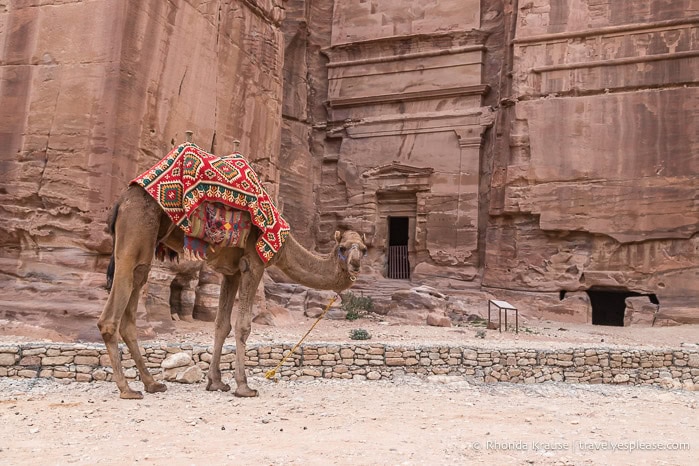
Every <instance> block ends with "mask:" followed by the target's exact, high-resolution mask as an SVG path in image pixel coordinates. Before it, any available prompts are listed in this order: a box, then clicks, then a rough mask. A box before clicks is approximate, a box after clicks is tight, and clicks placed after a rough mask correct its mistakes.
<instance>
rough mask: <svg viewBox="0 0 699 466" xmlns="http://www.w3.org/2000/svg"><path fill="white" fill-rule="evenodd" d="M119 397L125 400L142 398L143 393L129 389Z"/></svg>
mask: <svg viewBox="0 0 699 466" xmlns="http://www.w3.org/2000/svg"><path fill="white" fill-rule="evenodd" d="M119 398H122V399H124V400H142V399H143V393H141V392H137V391H135V390H129V391H127V392H121V394H120V395H119Z"/></svg>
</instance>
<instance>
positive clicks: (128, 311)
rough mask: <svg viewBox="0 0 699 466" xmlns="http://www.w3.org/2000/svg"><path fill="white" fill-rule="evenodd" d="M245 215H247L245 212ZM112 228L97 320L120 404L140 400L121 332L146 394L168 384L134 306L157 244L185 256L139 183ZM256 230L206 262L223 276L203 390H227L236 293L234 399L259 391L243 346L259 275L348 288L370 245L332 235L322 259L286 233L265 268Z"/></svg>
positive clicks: (350, 234)
mask: <svg viewBox="0 0 699 466" xmlns="http://www.w3.org/2000/svg"><path fill="white" fill-rule="evenodd" d="M246 215H247V213H246ZM109 223H110V229H111V231H112V234H113V237H114V253H113V260H114V277H113V280H112V282H111V285H112V288H111V292H110V294H109V299H108V300H107V303H106V305H105V307H104V310H103V311H102V315H101V316H100V318H99V321H98V324H97V326H98V328H99V331H100V333H101V334H102V338H103V339H104V343H105V345H106V347H107V351H108V353H109V359H110V361H111V363H112V369H113V371H114V374H113V378H114V381H115V382H116V384H117V387H118V388H119V391H120V397H121V398H125V399H142V398H143V394H142V393H141V392H139V391H136V390H133V389H131V387H130V386H129V384H128V382H127V381H126V378H125V377H124V371H123V368H122V364H121V357H120V353H119V349H118V345H117V343H118V335H121V337H122V339H123V340H124V342H125V343H126V346H127V347H128V348H129V351H130V353H131V356H132V357H133V359H134V361H135V363H136V367H137V369H138V372H139V374H140V376H141V381H142V382H143V384H144V387H145V391H146V392H148V393H156V392H163V391H165V390H166V389H167V387H166V385H165V384H163V383H160V382H157V381H156V380H155V379H154V378H153V376H152V375H151V374H150V372H149V371H148V369H147V368H146V365H145V362H144V360H143V356H142V355H141V353H140V350H139V347H138V342H137V339H136V308H137V305H138V298H139V293H140V291H141V288H142V287H143V285H144V284H145V283H146V280H147V278H148V272H149V271H150V267H151V262H152V260H153V256H154V251H155V248H156V245H158V244H159V243H162V244H164V245H166V246H167V247H168V248H170V249H172V250H173V251H177V252H182V249H183V242H184V233H183V232H182V230H181V229H180V228H175V227H174V226H175V225H174V224H173V223H172V221H171V220H170V218H169V217H168V216H167V214H165V212H164V211H163V210H162V209H161V208H160V206H159V205H158V203H157V202H156V201H155V200H154V199H153V198H152V197H151V196H150V195H149V194H148V193H147V192H146V191H145V190H144V189H143V188H141V187H140V186H137V185H131V186H129V188H128V189H127V190H126V192H125V193H124V194H123V196H122V197H121V199H120V200H119V201H118V202H117V203H116V205H115V206H114V209H113V210H112V217H111V219H110V222H109ZM255 229H256V227H254V226H253V231H252V232H251V233H250V235H249V236H248V238H247V241H246V243H245V246H244V247H226V248H216V250H215V252H213V253H211V254H209V255H208V257H207V263H208V264H209V265H210V266H211V267H212V268H213V269H214V270H216V271H217V272H219V273H221V274H222V275H223V280H222V283H221V294H220V297H219V305H218V312H217V314H216V319H215V337H214V352H213V358H212V361H211V365H210V368H209V371H208V375H207V379H208V381H207V385H206V389H207V390H209V391H214V390H221V391H228V390H230V386H229V385H228V384H226V383H223V382H222V381H221V370H220V368H219V366H220V360H221V350H222V347H223V343H224V340H225V339H226V337H227V336H228V334H229V333H230V331H231V312H232V309H233V302H234V300H235V296H236V294H239V309H238V315H237V319H236V323H235V343H236V364H235V382H236V390H235V392H234V395H235V396H240V397H253V396H257V395H258V391H257V390H254V389H252V388H250V387H249V386H248V382H247V377H246V374H245V343H246V341H247V338H248V336H249V335H250V330H251V319H252V304H253V298H254V296H255V292H256V290H257V287H258V285H259V283H260V280H261V279H262V275H263V272H264V270H265V268H266V267H268V266H272V265H273V266H276V267H278V268H279V269H281V270H282V271H283V272H284V273H285V274H286V275H287V276H288V277H289V278H291V279H292V280H294V281H296V282H298V283H300V284H302V285H305V286H308V287H310V288H316V289H323V290H333V291H335V292H337V293H340V292H342V291H344V290H346V289H348V288H349V287H350V286H352V284H353V283H354V281H355V280H356V278H357V275H358V273H359V269H360V265H361V259H362V257H363V256H364V255H365V253H366V250H367V247H366V245H365V244H364V241H363V238H362V236H360V235H359V234H358V233H356V232H354V231H349V230H348V231H345V232H344V233H340V232H339V231H337V232H335V241H336V244H335V245H334V247H333V250H332V251H331V252H330V253H329V254H327V255H318V254H314V253H312V252H310V251H308V250H306V249H305V248H304V247H303V246H302V245H301V244H300V243H299V242H298V241H297V240H296V239H295V238H294V237H293V235H291V234H290V235H289V236H288V237H287V239H286V241H285V242H284V244H283V246H282V248H281V249H280V250H279V252H277V253H276V254H275V255H274V257H273V258H272V259H271V260H270V261H269V262H268V263H266V264H265V263H264V262H263V261H262V259H261V258H260V256H259V255H258V253H257V251H256V250H255V242H256V238H257V233H259V232H257V231H255Z"/></svg>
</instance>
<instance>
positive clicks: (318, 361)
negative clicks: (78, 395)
mask: <svg viewBox="0 0 699 466" xmlns="http://www.w3.org/2000/svg"><path fill="white" fill-rule="evenodd" d="M120 347H121V348H122V351H123V353H122V359H123V363H124V368H125V372H126V376H127V378H129V379H131V380H135V379H137V378H138V374H137V371H136V368H135V363H134V361H133V360H132V359H131V357H130V354H129V353H128V349H127V348H126V347H125V346H123V345H122V346H120ZM290 349H291V346H290V345H281V344H278V345H253V346H250V347H248V351H247V362H246V365H247V366H248V373H249V374H253V375H256V374H264V373H265V372H266V371H267V370H269V369H271V368H273V367H275V366H276V365H277V363H279V361H280V360H281V359H282V357H283V355H284V354H286V353H287V352H288V351H289V350H290ZM141 351H142V353H143V354H144V355H145V358H146V362H147V365H148V368H149V369H150V370H151V372H152V373H153V374H154V375H156V378H161V379H165V380H179V381H189V382H198V381H199V380H201V378H202V376H203V373H204V372H206V370H208V368H209V363H210V361H211V358H212V355H211V351H212V349H211V347H209V346H197V345H187V344H183V345H174V344H167V345H160V344H157V345H142V346H141ZM178 353H184V354H178ZM175 355H177V356H175ZM234 365H235V346H224V350H223V356H222V358H221V370H222V371H223V373H224V374H226V373H228V374H230V373H231V371H232V369H233V368H234ZM185 371H188V372H189V374H190V376H189V377H184V378H183V377H182V374H183V373H184V372H185ZM111 373H112V369H111V367H110V364H109V357H108V356H107V351H106V349H105V347H104V345H97V344H95V345H92V344H62V343H24V344H10V345H7V344H6V345H0V376H2V377H55V378H60V379H73V380H76V381H79V382H90V381H93V380H111ZM404 374H419V375H447V376H459V377H464V378H465V379H467V380H471V381H479V382H498V381H501V382H523V383H539V382H546V381H556V382H580V383H613V384H627V385H659V386H662V387H666V388H680V387H684V388H688V389H694V387H695V386H697V387H699V352H698V351H696V350H694V349H691V350H685V349H659V350H633V349H613V348H610V349H605V348H602V349H600V348H594V349H591V348H589V349H585V348H574V349H563V350H544V349H504V350H503V349H501V350H494V349H485V348H477V347H460V346H407V345H387V344H318V345H306V346H303V347H302V348H299V349H298V350H297V352H296V354H294V355H293V356H292V357H290V358H289V359H288V360H287V361H286V362H285V364H284V366H283V367H282V368H281V369H280V370H278V371H277V375H278V376H279V377H281V378H282V379H284V380H312V379H315V378H341V379H359V380H365V379H369V380H378V379H390V378H391V377H393V376H394V375H404Z"/></svg>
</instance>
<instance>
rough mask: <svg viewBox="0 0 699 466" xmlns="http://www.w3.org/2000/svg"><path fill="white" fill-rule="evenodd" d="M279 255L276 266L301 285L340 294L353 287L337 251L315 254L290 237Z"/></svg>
mask: <svg viewBox="0 0 699 466" xmlns="http://www.w3.org/2000/svg"><path fill="white" fill-rule="evenodd" d="M279 254H280V257H279V260H278V262H276V263H275V265H276V266H277V267H279V268H280V269H281V270H282V271H283V272H284V273H285V274H287V275H288V276H289V278H291V279H292V280H294V281H295V282H297V283H300V284H301V285H304V286H307V287H309V288H315V289H318V290H333V291H336V292H338V293H339V292H341V291H343V290H346V289H347V288H349V287H350V286H352V283H353V282H352V281H351V279H350V275H349V274H348V273H347V272H346V271H345V270H344V269H343V268H342V267H341V266H340V263H339V259H338V257H337V255H336V254H337V252H336V251H333V252H332V253H330V254H329V255H325V256H321V255H317V254H314V253H312V252H310V251H308V250H307V249H306V248H304V247H303V246H301V244H300V243H299V242H298V241H296V239H294V237H293V236H292V235H289V237H288V238H287V239H286V241H285V242H284V247H283V248H282V250H281V251H280V252H279Z"/></svg>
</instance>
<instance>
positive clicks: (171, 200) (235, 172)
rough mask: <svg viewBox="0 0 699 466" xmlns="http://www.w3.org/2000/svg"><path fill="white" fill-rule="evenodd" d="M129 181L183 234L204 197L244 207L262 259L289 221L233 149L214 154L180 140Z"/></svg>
mask: <svg viewBox="0 0 699 466" xmlns="http://www.w3.org/2000/svg"><path fill="white" fill-rule="evenodd" d="M131 183H132V184H138V185H139V186H141V187H142V188H143V189H145V190H146V192H148V194H150V195H151V196H152V197H153V199H155V200H156V201H157V202H158V204H159V205H160V207H161V208H162V209H163V211H164V212H165V213H166V214H167V215H168V216H169V217H170V219H171V220H172V221H173V222H174V223H175V225H177V226H179V227H180V228H182V230H183V231H184V233H185V234H186V235H189V236H191V235H192V223H191V220H190V219H191V215H192V214H193V213H194V212H195V210H196V209H197V208H198V207H199V206H200V205H201V204H202V203H204V202H219V203H221V204H224V205H227V206H229V207H231V208H234V209H238V210H246V211H248V212H249V213H250V217H251V218H252V223H253V225H255V226H256V227H257V228H259V229H260V230H261V231H262V234H260V236H259V237H258V240H257V243H256V248H257V253H258V254H259V256H260V258H262V260H263V261H264V262H268V261H269V260H270V259H271V258H272V257H273V256H274V254H276V253H277V252H278V251H279V249H281V247H282V245H283V244H284V240H286V238H287V236H288V235H289V230H290V228H289V224H288V223H287V222H286V220H284V218H283V217H282V216H281V214H280V213H279V211H278V210H277V208H276V207H275V205H274V203H273V202H272V200H271V199H270V197H269V195H268V194H267V192H266V191H265V190H264V188H263V187H262V184H261V183H260V181H259V180H258V179H257V174H256V173H255V172H254V171H253V169H252V168H251V167H250V164H249V163H248V161H247V160H246V159H245V158H244V157H243V156H242V155H241V154H239V153H235V154H231V155H227V156H224V157H218V156H216V155H213V154H209V153H208V152H205V151H203V150H201V149H200V148H199V147H197V146H196V145H194V144H192V143H185V144H182V145H180V146H177V147H175V148H174V149H172V150H171V151H170V152H169V153H168V154H167V155H166V156H165V157H164V158H163V159H162V160H161V161H160V162H158V163H156V164H155V165H154V166H153V167H151V168H150V169H149V170H147V171H145V172H144V173H142V174H141V175H139V176H138V177H136V178H134V179H133V180H132V181H131Z"/></svg>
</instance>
